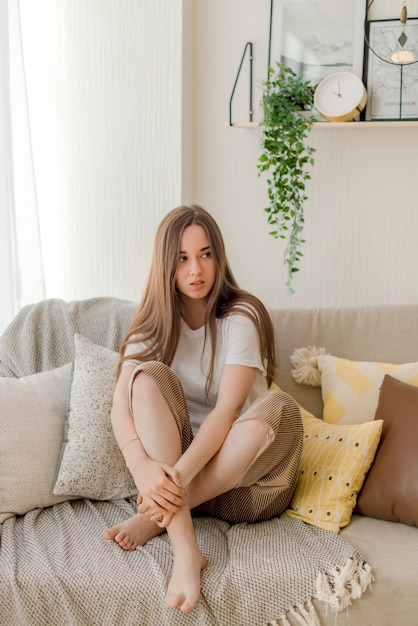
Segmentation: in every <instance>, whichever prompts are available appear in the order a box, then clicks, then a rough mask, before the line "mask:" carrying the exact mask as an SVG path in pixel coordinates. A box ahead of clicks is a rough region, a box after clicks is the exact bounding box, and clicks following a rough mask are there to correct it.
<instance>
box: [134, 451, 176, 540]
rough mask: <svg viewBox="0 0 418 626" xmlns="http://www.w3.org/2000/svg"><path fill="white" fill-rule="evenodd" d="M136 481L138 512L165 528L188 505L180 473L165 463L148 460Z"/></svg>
mask: <svg viewBox="0 0 418 626" xmlns="http://www.w3.org/2000/svg"><path fill="white" fill-rule="evenodd" d="M141 469H142V471H141V473H140V475H139V476H138V480H137V481H136V483H137V487H138V512H139V513H143V514H144V515H147V516H148V517H149V518H150V519H152V520H153V521H155V522H156V523H157V524H158V526H160V527H161V528H165V527H166V526H168V524H169V523H170V522H171V520H172V518H173V516H174V515H175V514H176V513H177V512H178V510H179V509H180V508H181V507H183V506H184V505H185V504H186V490H185V489H183V487H181V484H180V474H179V472H178V471H177V470H176V469H174V468H173V467H171V466H170V465H167V464H165V463H160V462H158V461H152V460H150V459H148V460H147V461H146V463H144V464H143V465H142V468H141Z"/></svg>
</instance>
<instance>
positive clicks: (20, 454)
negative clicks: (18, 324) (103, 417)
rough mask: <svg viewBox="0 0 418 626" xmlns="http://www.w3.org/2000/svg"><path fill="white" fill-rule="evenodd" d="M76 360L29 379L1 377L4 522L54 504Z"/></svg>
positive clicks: (0, 503)
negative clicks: (73, 362) (72, 369)
mask: <svg viewBox="0 0 418 626" xmlns="http://www.w3.org/2000/svg"><path fill="white" fill-rule="evenodd" d="M70 370H71V364H70V363H68V364H67V365H64V366H62V367H59V368H57V369H54V370H50V371H47V372H41V373H39V374H34V375H32V376H27V377H25V378H0V523H2V522H4V520H5V519H7V518H8V517H13V516H14V515H23V514H24V513H27V512H28V511H32V510H33V509H37V508H42V507H47V506H52V505H53V504H58V503H59V502H62V501H63V500H67V499H68V498H67V497H66V496H62V495H61V496H58V495H53V493H52V488H53V486H54V479H55V473H56V467H57V462H58V458H59V455H60V449H61V445H62V441H63V437H64V425H65V406H66V401H67V391H68V385H69V381H70Z"/></svg>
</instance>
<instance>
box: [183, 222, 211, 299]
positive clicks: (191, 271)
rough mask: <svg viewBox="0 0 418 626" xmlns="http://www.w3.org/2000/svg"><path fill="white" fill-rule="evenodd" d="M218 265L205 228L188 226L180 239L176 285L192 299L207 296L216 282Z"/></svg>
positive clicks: (194, 225) (195, 225) (193, 225)
mask: <svg viewBox="0 0 418 626" xmlns="http://www.w3.org/2000/svg"><path fill="white" fill-rule="evenodd" d="M215 275H216V266H215V261H214V258H213V255H212V250H211V248H210V246H209V241H208V238H207V235H206V232H205V229H204V228H203V227H202V226H199V225H198V224H192V225H191V226H186V228H185V229H184V231H183V234H182V237H181V240H180V251H179V260H178V266H177V273H176V287H177V289H178V290H179V291H180V292H181V293H182V294H183V295H184V296H185V297H186V298H190V299H191V300H200V299H202V298H206V296H207V295H208V294H209V292H210V290H211V289H212V287H213V285H214V282H215Z"/></svg>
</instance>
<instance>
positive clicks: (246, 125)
mask: <svg viewBox="0 0 418 626" xmlns="http://www.w3.org/2000/svg"><path fill="white" fill-rule="evenodd" d="M313 125H314V126H315V127H318V128H319V127H321V128H406V127H415V128H418V121H416V120H410V121H407V120H404V121H399V122H383V121H382V122H377V121H376V122H363V121H360V122H325V121H324V122H320V121H318V122H314V123H313ZM225 126H231V127H233V128H263V124H262V123H261V122H233V123H232V124H231V123H228V122H225Z"/></svg>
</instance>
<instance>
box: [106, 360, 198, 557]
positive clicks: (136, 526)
mask: <svg viewBox="0 0 418 626" xmlns="http://www.w3.org/2000/svg"><path fill="white" fill-rule="evenodd" d="M155 367H156V372H152V375H148V374H147V369H148V370H150V368H153V364H151V363H150V364H145V365H143V370H141V371H139V372H137V374H136V375H135V376H134V378H133V380H132V382H131V386H130V389H129V404H130V409H131V413H132V415H133V419H134V423H135V428H136V431H137V434H138V437H139V439H140V440H141V443H142V445H143V447H144V449H145V451H146V452H147V454H148V456H149V457H150V458H152V459H154V460H157V461H161V462H164V463H167V464H168V465H171V466H173V465H174V464H175V463H176V461H177V460H178V458H179V457H180V455H181V453H182V441H181V439H180V429H181V428H182V426H183V424H181V423H180V422H182V421H183V420H182V417H181V415H180V416H179V413H181V408H182V405H183V404H184V406H185V400H183V398H181V396H180V398H179V401H178V402H177V403H176V389H175V391H174V394H173V399H172V401H171V407H170V406H169V404H168V402H167V400H166V398H165V396H164V395H163V393H162V392H161V389H160V387H159V384H158V383H157V382H156V380H155V379H154V376H155V377H157V378H158V377H159V378H161V379H163V378H164V377H165V376H174V375H173V374H172V372H171V371H170V370H169V369H168V368H167V367H166V366H164V365H162V364H160V363H157V364H156V365H155ZM150 371H151V370H150ZM173 380H174V383H177V384H178V381H177V379H176V378H174V379H173ZM181 391H182V390H181V386H180V387H179V393H178V395H180V392H181ZM173 413H175V419H174V418H173ZM186 437H187V433H186ZM134 479H135V477H134ZM162 532H164V529H161V528H160V527H159V526H158V525H157V524H156V523H155V522H153V521H152V520H150V518H149V517H148V516H146V515H141V514H140V513H138V514H137V515H135V516H133V517H132V518H130V519H128V520H126V521H124V522H122V523H120V524H117V525H116V526H113V527H111V528H108V529H106V530H105V531H103V536H104V537H105V538H106V539H114V540H115V541H116V542H117V543H119V545H120V546H121V548H123V549H124V550H135V548H136V547H137V546H139V545H144V544H145V543H146V542H147V541H149V540H150V539H152V538H153V537H155V536H156V535H158V534H161V533H162Z"/></svg>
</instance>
